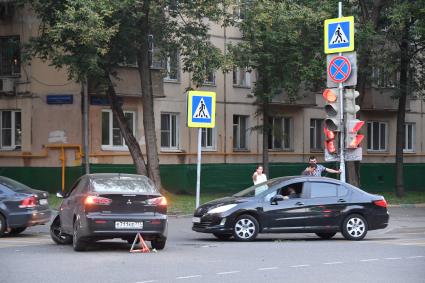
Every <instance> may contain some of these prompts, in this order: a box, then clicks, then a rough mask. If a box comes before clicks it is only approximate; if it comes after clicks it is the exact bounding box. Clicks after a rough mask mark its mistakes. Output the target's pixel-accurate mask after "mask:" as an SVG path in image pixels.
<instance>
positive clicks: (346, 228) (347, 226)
mask: <svg viewBox="0 0 425 283" xmlns="http://www.w3.org/2000/svg"><path fill="white" fill-rule="evenodd" d="M366 233H367V221H366V219H364V218H363V216H361V215H359V214H351V215H349V216H347V217H346V218H345V219H344V222H343V223H342V235H344V237H345V238H346V239H347V240H353V241H359V240H361V239H363V238H364V237H365V236H366Z"/></svg>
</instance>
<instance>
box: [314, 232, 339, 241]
mask: <svg viewBox="0 0 425 283" xmlns="http://www.w3.org/2000/svg"><path fill="white" fill-rule="evenodd" d="M335 234H336V233H316V235H317V236H319V237H320V238H322V239H325V240H329V239H330V238H332V237H333V236H335Z"/></svg>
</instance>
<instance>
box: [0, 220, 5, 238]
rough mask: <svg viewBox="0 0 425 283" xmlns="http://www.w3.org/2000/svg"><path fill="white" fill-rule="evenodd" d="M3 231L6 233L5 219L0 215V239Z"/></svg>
mask: <svg viewBox="0 0 425 283" xmlns="http://www.w3.org/2000/svg"><path fill="white" fill-rule="evenodd" d="M4 231H6V219H4V217H3V215H1V214H0V237H2V236H3V235H4Z"/></svg>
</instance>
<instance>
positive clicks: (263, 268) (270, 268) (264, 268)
mask: <svg viewBox="0 0 425 283" xmlns="http://www.w3.org/2000/svg"><path fill="white" fill-rule="evenodd" d="M273 269H279V267H277V266H273V267H262V268H257V270H260V271H262V270H273Z"/></svg>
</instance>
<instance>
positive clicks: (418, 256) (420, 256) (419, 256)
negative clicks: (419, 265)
mask: <svg viewBox="0 0 425 283" xmlns="http://www.w3.org/2000/svg"><path fill="white" fill-rule="evenodd" d="M422 257H425V256H423V255H415V256H408V257H407V258H410V259H413V258H422Z"/></svg>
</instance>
